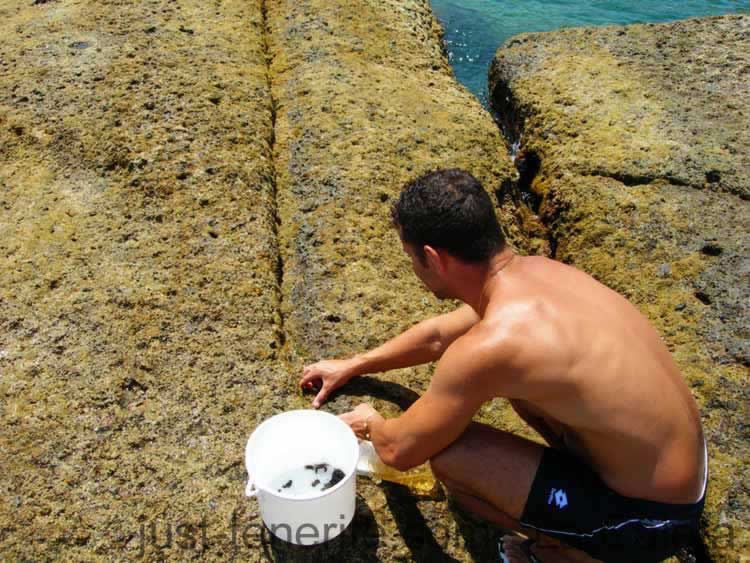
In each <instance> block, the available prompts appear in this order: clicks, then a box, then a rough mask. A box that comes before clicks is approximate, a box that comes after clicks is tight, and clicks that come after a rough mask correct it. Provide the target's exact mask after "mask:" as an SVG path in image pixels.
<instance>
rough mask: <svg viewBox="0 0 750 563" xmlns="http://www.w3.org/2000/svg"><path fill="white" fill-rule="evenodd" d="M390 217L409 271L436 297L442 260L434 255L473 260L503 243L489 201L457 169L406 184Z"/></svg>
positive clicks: (483, 257)
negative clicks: (408, 259) (409, 263)
mask: <svg viewBox="0 0 750 563" xmlns="http://www.w3.org/2000/svg"><path fill="white" fill-rule="evenodd" d="M392 217H393V223H394V225H395V226H396V227H397V228H398V230H399V235H400V236H401V241H402V242H403V243H404V249H405V250H406V251H407V252H408V253H409V254H410V255H412V262H413V265H414V271H415V273H416V274H417V276H419V278H420V279H422V281H423V282H424V283H425V285H427V287H428V288H430V289H431V290H432V291H433V292H434V293H435V294H436V295H437V296H438V297H441V295H440V293H441V291H440V288H439V286H440V285H442V284H441V280H440V279H438V278H439V277H440V276H441V274H442V272H440V271H439V270H440V269H441V267H442V264H441V263H440V261H438V262H436V261H435V260H436V259H437V258H439V257H445V256H446V253H447V255H448V256H447V258H448V259H449V260H450V259H452V260H458V261H460V262H461V263H464V264H466V265H471V264H474V265H479V264H483V263H486V262H487V261H488V260H489V259H490V258H492V257H493V256H494V255H495V254H497V253H498V252H500V251H501V250H503V249H504V247H505V239H504V238H503V235H502V232H501V231H500V225H499V224H498V222H497V218H496V217H495V210H494V208H493V205H492V201H491V200H490V198H489V196H488V195H487V192H485V191H484V189H483V188H482V185H481V184H480V183H479V182H478V181H477V179H476V178H474V177H473V176H472V175H471V174H469V173H468V172H464V171H463V170H458V169H455V168H454V169H448V170H435V171H434V172H429V173H427V174H425V175H423V176H420V177H419V178H417V179H416V180H413V181H411V182H409V183H407V184H406V185H405V186H404V189H403V191H402V192H401V196H400V197H399V199H398V201H397V202H396V203H395V204H394V206H393V209H392ZM443 262H444V260H443ZM436 268H437V271H436ZM435 276H437V278H436V277H435Z"/></svg>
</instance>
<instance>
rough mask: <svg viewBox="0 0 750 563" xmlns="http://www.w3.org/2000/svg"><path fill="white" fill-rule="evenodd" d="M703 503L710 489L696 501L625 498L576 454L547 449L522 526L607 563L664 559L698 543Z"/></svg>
mask: <svg viewBox="0 0 750 563" xmlns="http://www.w3.org/2000/svg"><path fill="white" fill-rule="evenodd" d="M706 459H707V458H706ZM706 466H708V462H706ZM707 477H708V473H707V472H706V480H707ZM704 502H705V487H704V490H703V494H702V495H701V500H699V501H698V502H696V503H695V504H666V503H662V502H654V501H650V500H643V499H635V498H629V497H624V496H622V495H620V494H618V493H616V492H615V491H613V490H611V489H610V488H609V487H608V486H607V485H606V484H604V482H603V481H602V480H601V479H600V478H599V476H598V475H597V474H596V473H595V472H594V471H593V470H592V469H591V468H590V467H588V466H587V465H586V464H585V463H583V462H582V461H581V460H580V459H578V458H576V457H575V456H573V455H572V454H569V453H567V452H564V451H560V450H555V449H551V448H545V451H544V455H543V456H542V461H541V463H540V465H539V469H538V471H537V474H536V476H535V477H534V482H533V484H532V486H531V492H530V493H529V498H528V500H527V501H526V507H525V508H524V511H523V515H522V516H521V525H522V526H523V527H525V528H531V529H534V530H537V531H539V532H540V533H542V534H544V535H546V536H551V537H554V538H556V539H559V540H560V541H562V542H563V543H565V544H567V545H570V546H572V547H575V548H578V549H581V550H583V551H585V552H586V553H588V554H589V555H591V556H592V557H594V558H596V559H601V560H604V561H606V562H608V563H609V562H614V563H617V562H622V563H626V562H627V563H632V562H634V561H638V562H639V563H645V562H649V561H662V560H663V559H666V558H667V557H669V556H671V555H673V554H674V553H675V552H676V551H677V550H679V549H680V548H681V547H684V546H688V545H692V544H693V543H694V542H695V541H696V538H697V537H698V536H697V534H698V522H699V520H700V515H701V512H702V511H703V504H704Z"/></svg>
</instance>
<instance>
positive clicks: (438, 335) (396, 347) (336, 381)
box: [300, 305, 479, 408]
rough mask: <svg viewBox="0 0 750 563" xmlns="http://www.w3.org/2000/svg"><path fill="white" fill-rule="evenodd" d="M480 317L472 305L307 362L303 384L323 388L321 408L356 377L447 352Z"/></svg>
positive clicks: (429, 359)
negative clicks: (364, 347)
mask: <svg viewBox="0 0 750 563" xmlns="http://www.w3.org/2000/svg"><path fill="white" fill-rule="evenodd" d="M478 321H479V317H478V315H477V314H476V313H475V312H474V310H473V309H472V308H471V307H469V306H468V305H463V306H461V307H459V308H458V309H456V310H455V311H451V312H450V313H446V314H443V315H438V316H437V317H433V318H431V319H427V320H424V321H422V322H420V323H418V324H416V325H414V326H413V327H411V328H410V329H408V330H407V331H405V332H403V333H401V334H400V335H398V336H396V337H395V338H392V339H390V340H388V341H387V342H386V343H385V344H383V345H381V346H379V347H377V348H375V349H374V350H371V351H369V352H365V353H363V354H358V355H356V356H354V357H352V358H349V359H346V360H323V361H320V362H317V363H315V364H311V365H308V366H305V368H304V370H303V372H302V379H301V380H300V385H302V386H305V385H307V384H312V383H314V382H316V381H318V382H320V383H321V384H322V385H321V389H320V391H319V392H318V395H317V396H316V397H315V399H314V401H313V406H314V407H315V408H318V407H319V406H320V405H321V404H323V402H324V401H325V400H326V398H327V397H328V395H329V394H330V393H331V392H332V391H333V390H334V389H337V388H338V387H341V386H342V385H343V384H344V383H346V382H347V381H349V380H350V379H351V378H352V377H354V376H357V375H363V374H365V373H377V372H383V371H388V370H391V369H397V368H403V367H409V366H415V365H419V364H424V363H427V362H432V361H435V360H437V359H439V358H440V357H441V356H442V355H443V352H445V350H446V349H447V348H448V347H449V346H450V345H451V344H452V343H453V342H454V341H455V340H456V339H457V338H458V337H459V336H461V335H462V334H464V333H466V332H467V331H468V330H469V329H471V327H472V326H474V325H475V324H476V323H477V322H478Z"/></svg>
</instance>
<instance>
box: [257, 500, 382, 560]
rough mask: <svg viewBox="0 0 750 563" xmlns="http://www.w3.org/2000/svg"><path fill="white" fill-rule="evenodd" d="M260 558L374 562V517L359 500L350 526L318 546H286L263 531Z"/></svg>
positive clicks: (375, 557) (375, 547) (377, 535)
mask: <svg viewBox="0 0 750 563" xmlns="http://www.w3.org/2000/svg"><path fill="white" fill-rule="evenodd" d="M262 543H263V555H264V557H265V560H267V561H294V562H295V563H297V562H305V563H306V562H310V563H312V562H319V561H320V562H323V561H363V562H366V561H373V562H374V561H378V557H377V549H378V544H379V543H380V534H379V533H378V526H377V523H376V521H375V516H374V515H373V513H372V510H370V507H369V506H367V503H366V502H365V501H364V499H362V497H360V496H357V506H356V509H355V513H354V519H353V520H352V523H351V524H350V525H349V526H348V527H347V528H346V530H344V531H343V532H342V533H341V535H339V536H337V537H335V538H334V539H332V540H331V541H328V542H326V543H322V544H319V545H311V546H301V545H294V544H291V543H287V542H285V541H284V540H281V539H279V538H277V537H276V536H274V535H273V534H271V532H270V531H269V530H268V528H265V527H264V528H263V542H262Z"/></svg>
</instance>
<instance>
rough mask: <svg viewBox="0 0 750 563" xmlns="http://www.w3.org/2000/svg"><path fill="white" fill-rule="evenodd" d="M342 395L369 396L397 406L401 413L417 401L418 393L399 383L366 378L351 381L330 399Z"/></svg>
mask: <svg viewBox="0 0 750 563" xmlns="http://www.w3.org/2000/svg"><path fill="white" fill-rule="evenodd" d="M344 394H345V395H354V396H361V395H369V396H370V397H374V398H376V399H382V400H384V401H389V402H391V403H393V404H394V405H398V407H399V408H400V409H401V410H402V411H405V410H406V409H408V408H409V407H410V406H411V405H412V403H413V402H414V401H416V400H417V399H419V393H417V392H416V391H412V390H411V389H409V388H408V387H404V386H403V385H400V384H399V383H393V382H391V381H383V380H381V379H377V378H375V377H368V376H361V377H357V378H354V379H352V380H351V381H349V382H348V383H347V384H346V387H345V388H343V389H342V390H341V391H337V392H334V393H333V395H332V396H331V399H334V398H335V397H337V396H338V395H344Z"/></svg>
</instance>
